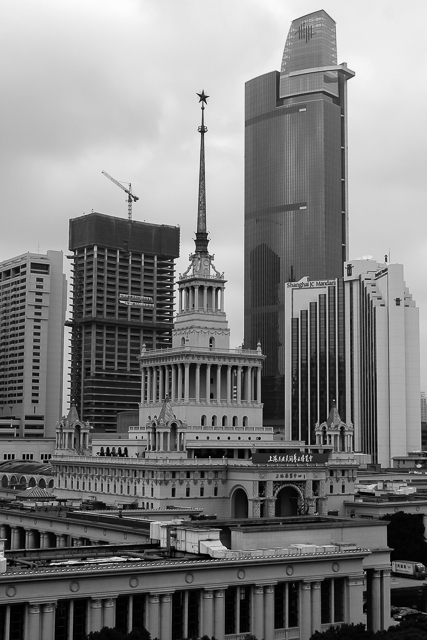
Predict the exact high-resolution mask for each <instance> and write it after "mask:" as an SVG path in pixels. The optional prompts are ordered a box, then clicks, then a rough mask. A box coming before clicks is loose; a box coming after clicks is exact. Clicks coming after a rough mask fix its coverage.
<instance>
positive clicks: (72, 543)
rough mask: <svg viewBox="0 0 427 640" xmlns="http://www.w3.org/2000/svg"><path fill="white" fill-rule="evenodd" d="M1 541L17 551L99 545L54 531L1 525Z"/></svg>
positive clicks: (79, 537) (84, 538)
mask: <svg viewBox="0 0 427 640" xmlns="http://www.w3.org/2000/svg"><path fill="white" fill-rule="evenodd" d="M0 539H4V540H6V541H7V542H6V545H7V546H6V548H10V550H12V551H13V550H15V549H50V548H59V547H80V546H88V545H91V544H95V545H96V544H98V541H97V540H94V541H91V540H89V539H88V538H86V537H82V536H75V535H67V534H56V533H54V532H53V531H39V530H38V529H31V528H29V527H21V526H13V525H0Z"/></svg>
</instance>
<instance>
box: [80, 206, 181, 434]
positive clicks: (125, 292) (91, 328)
mask: <svg viewBox="0 0 427 640" xmlns="http://www.w3.org/2000/svg"><path fill="white" fill-rule="evenodd" d="M69 248H70V249H71V250H72V251H73V252H74V253H73V256H72V258H73V279H72V286H73V288H72V303H71V304H72V308H71V320H70V321H69V322H68V323H67V324H68V325H69V326H70V327H71V401H72V402H75V404H76V406H77V410H78V413H79V415H80V417H81V419H82V420H84V421H88V420H89V421H90V423H91V424H92V425H93V428H94V430H95V431H96V432H114V431H116V428H117V424H116V423H117V413H118V412H119V411H125V410H127V409H137V408H138V402H139V399H140V375H141V374H140V371H139V363H138V360H137V358H138V356H139V354H140V352H141V348H142V345H143V344H146V345H147V347H148V348H150V349H153V348H165V347H167V346H170V345H171V333H172V321H173V297H174V296H173V287H174V260H175V258H177V257H178V256H179V228H178V227H171V226H166V225H158V224H148V223H145V222H136V221H132V220H123V219H121V218H114V217H112V216H106V215H102V214H100V213H91V214H89V215H85V216H82V217H80V218H74V219H72V220H70V240H69Z"/></svg>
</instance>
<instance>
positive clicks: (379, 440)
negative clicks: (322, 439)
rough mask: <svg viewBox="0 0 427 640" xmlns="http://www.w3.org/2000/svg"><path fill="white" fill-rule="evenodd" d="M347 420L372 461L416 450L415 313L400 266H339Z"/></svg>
mask: <svg viewBox="0 0 427 640" xmlns="http://www.w3.org/2000/svg"><path fill="white" fill-rule="evenodd" d="M344 281H345V291H346V295H345V298H346V302H345V304H346V314H345V315H346V332H347V336H348V340H347V344H346V371H347V416H348V417H349V418H350V419H351V421H352V423H353V424H354V427H355V449H356V450H358V451H363V452H364V453H369V454H370V455H371V456H372V461H373V462H378V463H380V464H382V465H383V466H392V458H394V457H396V456H405V455H406V454H407V453H408V452H410V451H419V450H420V447H421V429H420V423H421V415H420V413H421V412H420V338H419V312H418V308H417V306H416V304H415V301H414V300H413V299H412V296H411V294H410V293H409V290H408V287H407V286H406V283H405V280H404V277H403V266H402V265H400V264H388V263H383V264H380V263H377V262H376V261H375V260H353V261H352V262H347V263H346V264H345V275H344Z"/></svg>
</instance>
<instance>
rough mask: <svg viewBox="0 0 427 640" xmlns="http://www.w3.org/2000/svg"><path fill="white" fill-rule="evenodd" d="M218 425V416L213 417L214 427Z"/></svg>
mask: <svg viewBox="0 0 427 640" xmlns="http://www.w3.org/2000/svg"><path fill="white" fill-rule="evenodd" d="M216 425H217V418H216V416H212V426H213V427H216Z"/></svg>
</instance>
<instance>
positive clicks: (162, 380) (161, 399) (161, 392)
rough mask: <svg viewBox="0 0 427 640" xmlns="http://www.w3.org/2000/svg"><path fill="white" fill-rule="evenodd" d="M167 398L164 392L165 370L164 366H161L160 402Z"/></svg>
mask: <svg viewBox="0 0 427 640" xmlns="http://www.w3.org/2000/svg"><path fill="white" fill-rule="evenodd" d="M164 398H165V394H164V370H163V367H162V366H160V367H159V402H163V400H164Z"/></svg>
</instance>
